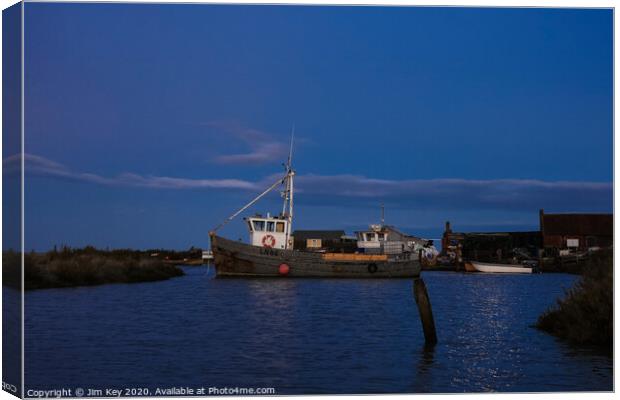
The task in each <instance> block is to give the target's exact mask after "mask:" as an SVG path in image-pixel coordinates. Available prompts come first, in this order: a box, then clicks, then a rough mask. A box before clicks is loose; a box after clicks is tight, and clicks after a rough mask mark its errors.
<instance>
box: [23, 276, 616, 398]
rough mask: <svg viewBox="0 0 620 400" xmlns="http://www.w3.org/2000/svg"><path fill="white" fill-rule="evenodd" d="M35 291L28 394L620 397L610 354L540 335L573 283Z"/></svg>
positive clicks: (302, 283) (494, 279)
mask: <svg viewBox="0 0 620 400" xmlns="http://www.w3.org/2000/svg"><path fill="white" fill-rule="evenodd" d="M185 271H186V272H187V275H186V276H184V277H180V278H175V279H171V280H168V281H162V282H155V283H143V284H142V283H141V284H117V285H104V286H96V287H81V288H72V289H50V290H39V291H32V292H28V293H27V294H26V321H25V324H26V325H25V328H26V336H25V339H26V388H27V389H54V388H61V387H66V388H75V387H82V388H102V389H104V388H136V387H146V388H149V389H150V390H154V389H155V388H156V387H171V386H189V387H273V388H275V389H276V393H277V394H315V393H316V394H319V393H424V392H434V393H449V392H485V391H506V392H511V391H519V392H524V391H536V392H540V391H609V390H612V389H613V388H612V375H613V374H612V372H613V371H612V359H611V358H609V357H606V356H605V355H601V354H598V353H597V352H596V351H595V350H592V349H575V348H573V347H571V346H569V345H567V344H565V343H563V342H562V341H559V340H557V339H555V338H554V337H552V336H549V335H547V334H545V333H543V332H540V331H538V330H536V329H535V328H532V327H531V326H532V325H533V324H534V323H535V321H536V319H537V317H538V316H539V315H540V314H541V313H542V312H543V311H544V310H545V309H547V308H548V307H549V306H551V305H552V304H553V303H554V302H555V299H556V298H557V297H558V296H561V295H562V294H563V290H564V289H566V288H569V287H570V286H571V285H572V284H573V283H574V281H575V280H576V277H575V276H571V275H565V274H536V275H491V274H463V273H451V272H423V278H424V280H425V282H426V285H427V288H428V291H429V294H430V297H431V303H432V306H433V312H434V315H435V322H436V326H437V334H438V337H439V344H438V345H437V346H436V347H435V348H434V349H432V350H429V349H425V346H424V337H423V334H422V327H421V324H420V321H419V317H418V313H417V309H416V306H415V302H414V300H413V297H412V295H411V290H412V282H411V280H407V279H394V280H361V279H359V280H358V279H351V280H328V279H286V278H283V279H214V278H213V271H212V270H210V272H209V271H208V270H207V268H204V267H193V268H186V269H185Z"/></svg>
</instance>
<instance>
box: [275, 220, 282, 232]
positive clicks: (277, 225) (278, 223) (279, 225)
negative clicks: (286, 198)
mask: <svg viewBox="0 0 620 400" xmlns="http://www.w3.org/2000/svg"><path fill="white" fill-rule="evenodd" d="M276 232H284V222H277V223H276Z"/></svg>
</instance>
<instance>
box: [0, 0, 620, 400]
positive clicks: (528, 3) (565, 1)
mask: <svg viewBox="0 0 620 400" xmlns="http://www.w3.org/2000/svg"><path fill="white" fill-rule="evenodd" d="M26 1H27V2H76V3H77V2H79V3H117V2H118V1H95V0H83V1H71V0H67V1H46V0H26ZM16 3H17V2H16V1H11V0H0V5H1V6H2V7H1V8H2V9H5V8H7V7H9V6H11V5H13V4H16ZM124 3H177V4H291V5H331V6H337V5H370V6H373V5H374V6H431V7H437V6H445V7H492V8H498V7H510V8H511V7H521V8H522V7H532V8H544V7H550V8H613V9H615V8H616V1H602V0H590V1H583V0H582V1H579V0H541V1H535V0H521V1H515V0H505V1H504V0H496V1H492V0H478V1H475V2H470V1H458V0H426V1H423V2H421V1H411V0H389V1H382V0H375V1H372V0H337V1H330V0H313V1H308V0H306V1H304V0H271V1H264V0H245V1H236V2H223V1H213V0H206V1H182V0H180V1H176V0H132V1H127V2H124ZM24 7H25V4H24V2H22V6H21V8H22V15H21V18H22V21H21V23H22V26H21V39H22V43H21V46H22V49H21V58H22V59H21V61H22V72H21V90H22V93H21V94H22V96H21V102H22V104H21V105H22V109H21V149H22V154H23V153H24V150H25V148H24V146H25V143H24V129H25V126H24V123H25V118H24V114H25V107H24V106H25V100H24V80H25V77H24V62H25V57H24V51H25V49H24V39H25V34H24V32H25V30H24V24H25V16H24ZM1 25H2V22H1V19H0V28H1ZM0 39H1V29H0ZM618 39H619V34H618V32H617V31H616V29H615V10H614V57H613V59H614V75H613V76H614V114H613V126H614V211H615V209H616V206H617V205H618V199H617V198H616V196H615V177H616V176H618V174H617V173H618V169H617V168H619V167H618V166H617V165H616V163H615V154H616V151H615V150H616V146H617V143H616V141H615V131H616V129H615V128H616V118H615V115H616V111H617V105H616V102H615V93H616V89H617V88H618V83H617V82H616V79H615V75H616V74H615V71H616V65H617V63H616V51H615V48H616V43H618ZM1 58H2V56H1V53H0V61H1ZM0 88H1V83H0ZM0 106H1V100H0ZM0 112H1V107H0ZM0 151H1V142H0ZM24 168H25V165H24V159H23V157H22V171H21V175H22V176H21V179H22V186H21V191H22V193H21V207H22V210H21V229H22V232H21V236H22V237H21V246H22V265H23V261H24V251H25V232H24V228H25V225H24V217H25V209H24V193H25V190H24V188H25V185H24V183H25V181H24ZM1 179H2V178H1V176H0V182H1ZM1 193H2V189H1V188H0V194H1ZM614 214H615V212H614ZM1 221H2V216H1V214H0V223H1ZM614 236H615V237H618V230H617V229H616V224H615V221H614ZM1 237H2V235H1V233H0V239H1ZM614 258H616V257H615V255H614ZM617 266H618V263H617V262H616V260H614V268H616V267H617ZM615 271H618V269H617V268H616V269H615ZM618 275H620V274H618V273H616V274H615V275H614V307H615V310H614V321H618V315H619V311H618V307H617V305H618V302H617V299H618V294H617V292H616V291H615V288H616V287H617V286H616V283H617V281H618V279H619V278H618ZM23 285H24V276H23V274H22V343H21V345H22V348H21V353H22V397H23V391H24V390H25V386H24V371H25V362H23V361H24V340H23V329H24V300H25V298H24V292H23ZM0 327H1V319H0ZM615 328H616V326H615V324H614V329H615ZM0 332H1V330H0ZM616 332H617V331H616ZM0 335H1V333H0ZM615 350H616V351H615V352H614V387H615V388H617V387H618V374H617V373H616V368H617V360H618V351H617V349H616V348H615ZM0 372H1V365H0ZM454 396H456V395H378V396H374V397H375V398H382V399H383V398H394V397H397V398H413V397H416V398H434V399H450V398H451V397H454ZM461 396H465V397H466V398H478V397H483V396H484V397H486V398H488V396H491V398H498V397H501V398H502V399H507V400H513V399H521V398H522V397H523V396H529V397H531V396H536V397H538V398H543V399H557V400H560V399H561V400H564V399H568V400H578V399H579V400H580V399H582V398H583V397H584V396H587V397H588V398H593V399H603V398H605V399H607V398H612V397H615V395H614V394H609V393H587V394H586V393H579V392H569V393H549V394H547V393H545V394H490V395H486V394H464V395H461ZM283 397H284V398H286V397H290V398H324V397H331V398H338V399H347V400H348V399H358V398H360V397H362V396H278V397H267V396H265V397H262V396H261V397H260V398H262V399H281V398H283ZM14 398H15V397H14V396H12V395H10V394H8V393H7V392H4V391H1V390H0V400H4V399H7V400H8V399H14ZM235 398H237V399H239V398H242V397H235ZM256 398H257V397H253V398H251V399H256ZM179 399H187V398H183V397H180V398H179Z"/></svg>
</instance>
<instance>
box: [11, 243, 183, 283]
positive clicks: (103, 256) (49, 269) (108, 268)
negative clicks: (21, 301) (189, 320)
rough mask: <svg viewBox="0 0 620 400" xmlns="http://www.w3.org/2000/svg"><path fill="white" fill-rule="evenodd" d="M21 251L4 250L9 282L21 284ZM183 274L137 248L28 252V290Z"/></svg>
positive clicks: (130, 281) (26, 263) (63, 249)
mask: <svg viewBox="0 0 620 400" xmlns="http://www.w3.org/2000/svg"><path fill="white" fill-rule="evenodd" d="M19 258H20V255H19V253H15V252H11V251H8V252H4V253H3V264H4V266H3V271H2V278H3V281H4V283H5V284H7V285H9V286H13V287H17V288H19V287H20V281H21V274H20V262H19ZM181 275H183V271H182V270H181V269H180V268H178V267H176V266H174V265H169V264H166V263H165V262H164V261H163V260H161V259H159V258H155V257H150V256H149V255H148V254H145V253H144V252H139V251H133V250H111V251H104V250H98V249H95V248H93V247H86V248H83V249H70V248H68V247H64V248H62V249H61V250H60V251H57V250H52V251H48V252H46V253H27V254H25V256H24V285H25V288H26V290H30V289H44V288H58V287H71V286H91V285H101V284H105V283H134V282H150V281H159V280H164V279H169V278H173V277H175V276H181Z"/></svg>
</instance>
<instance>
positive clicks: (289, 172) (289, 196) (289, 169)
mask: <svg viewBox="0 0 620 400" xmlns="http://www.w3.org/2000/svg"><path fill="white" fill-rule="evenodd" d="M294 138H295V125H293V130H292V132H291V147H290V149H289V153H288V161H287V162H286V191H285V194H284V204H283V206H282V214H284V215H285V216H286V219H287V220H288V224H286V245H285V248H286V249H288V248H290V247H292V246H291V245H290V243H289V242H290V238H291V227H292V225H293V177H294V176H295V171H293V166H292V160H293V139H294ZM287 206H288V210H287Z"/></svg>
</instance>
